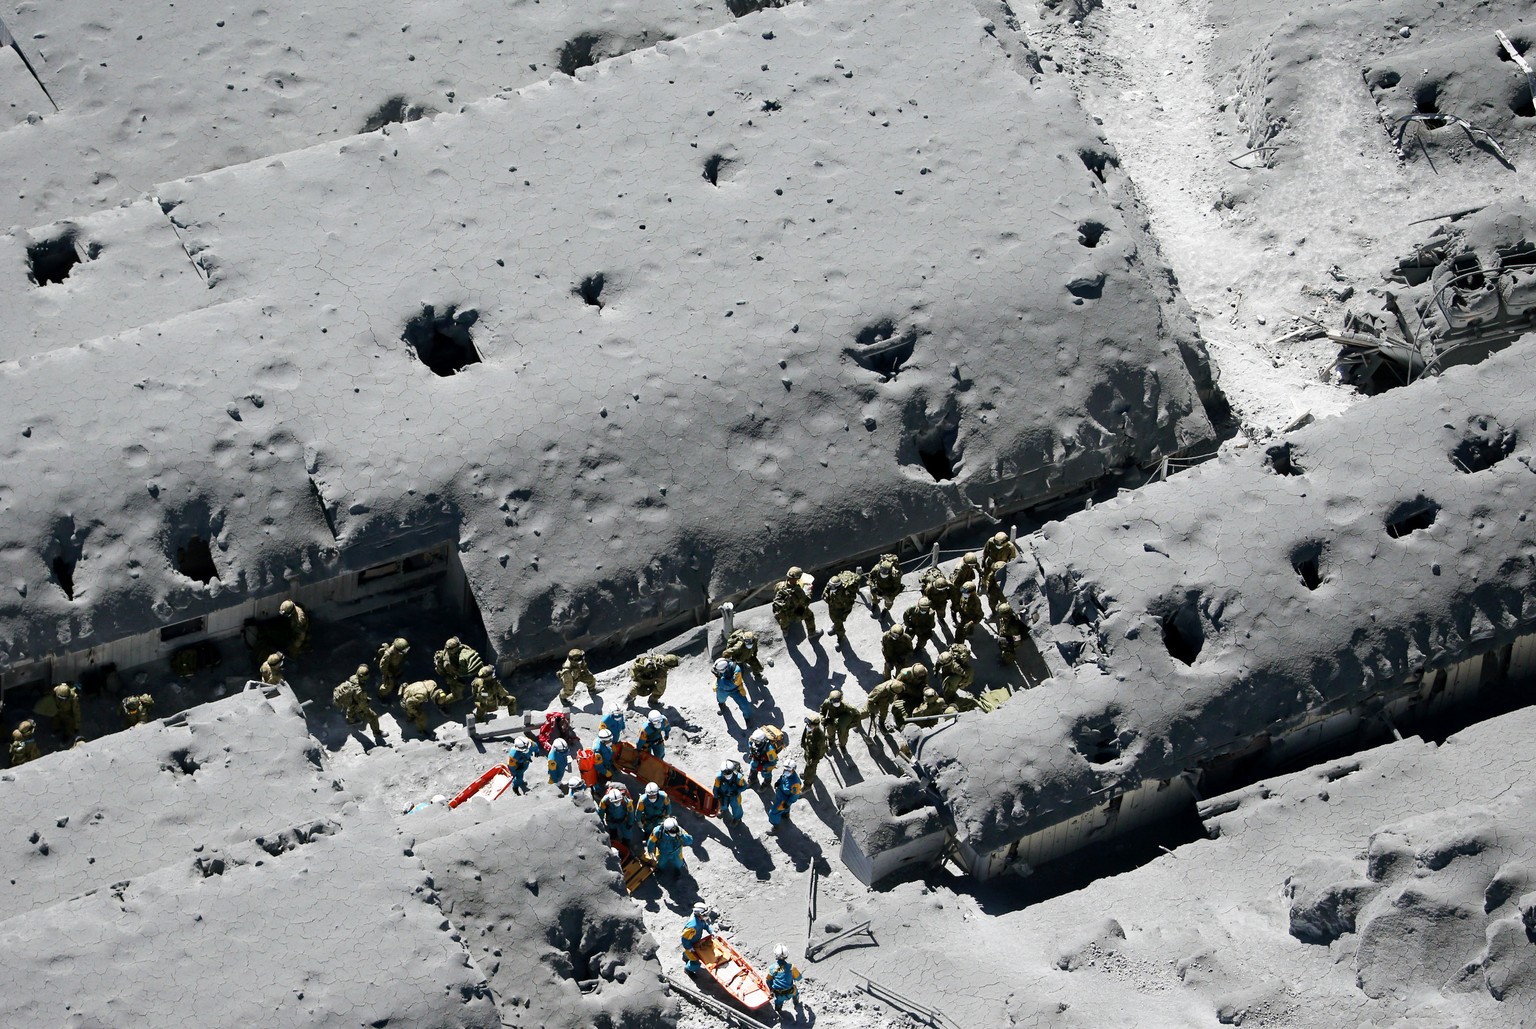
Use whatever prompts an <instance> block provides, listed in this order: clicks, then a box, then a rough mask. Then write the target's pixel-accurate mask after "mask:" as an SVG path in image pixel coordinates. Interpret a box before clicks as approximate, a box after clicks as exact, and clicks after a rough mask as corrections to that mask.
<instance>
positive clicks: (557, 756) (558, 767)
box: [549, 750, 571, 782]
mask: <svg viewBox="0 0 1536 1029" xmlns="http://www.w3.org/2000/svg"><path fill="white" fill-rule="evenodd" d="M570 762H571V752H570V751H569V750H551V751H550V752H549V781H550V782H560V781H561V780H562V779H564V778H565V766H566V765H568V764H570Z"/></svg>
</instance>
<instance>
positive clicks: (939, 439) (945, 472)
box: [917, 427, 960, 482]
mask: <svg viewBox="0 0 1536 1029" xmlns="http://www.w3.org/2000/svg"><path fill="white" fill-rule="evenodd" d="M959 435H960V432H959V428H958V427H956V428H941V429H940V430H939V431H937V432H929V433H925V434H924V435H922V436H920V437H918V440H917V459H918V460H919V461H921V462H922V463H923V467H924V468H926V469H928V474H929V475H931V476H933V481H934V482H948V481H949V480H951V479H953V478H954V477H955V458H954V454H953V451H954V446H955V440H956V439H957V438H959Z"/></svg>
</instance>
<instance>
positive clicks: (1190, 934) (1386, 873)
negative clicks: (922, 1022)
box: [992, 708, 1536, 1029]
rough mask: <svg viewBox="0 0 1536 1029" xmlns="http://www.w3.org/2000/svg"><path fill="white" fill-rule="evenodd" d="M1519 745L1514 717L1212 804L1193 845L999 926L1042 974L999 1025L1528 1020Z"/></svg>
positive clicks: (1527, 795)
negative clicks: (1035, 955) (1130, 1020)
mask: <svg viewBox="0 0 1536 1029" xmlns="http://www.w3.org/2000/svg"><path fill="white" fill-rule="evenodd" d="M1533 732H1536V712H1533V711H1532V710H1531V709H1529V708H1527V709H1523V710H1520V711H1516V712H1513V713H1510V714H1506V715H1502V716H1499V717H1496V718H1492V719H1489V720H1487V721H1484V722H1480V723H1478V724H1476V725H1474V726H1471V727H1469V728H1467V729H1464V730H1462V731H1461V732H1458V733H1456V734H1454V735H1452V736H1450V737H1449V738H1448V739H1446V740H1445V742H1444V743H1442V744H1440V745H1438V746H1437V745H1436V744H1434V743H1429V742H1426V741H1424V740H1422V739H1417V738H1412V737H1410V738H1407V739H1404V740H1401V741H1397V742H1393V743H1389V744H1387V745H1384V746H1381V747H1378V748H1375V749H1373V750H1369V751H1364V752H1361V753H1358V754H1355V755H1352V756H1350V757H1348V758H1343V759H1337V760H1332V761H1327V762H1324V763H1322V764H1319V765H1318V766H1316V767H1313V768H1308V769H1306V770H1304V771H1300V772H1295V773H1291V774H1287V775H1283V776H1275V777H1272V778H1268V779H1265V780H1263V781H1261V782H1259V783H1255V784H1254V785H1252V786H1250V787H1247V788H1245V789H1242V790H1240V791H1237V792H1235V793H1230V794H1226V795H1223V796H1219V797H1212V798H1210V800H1209V801H1207V802H1205V803H1203V804H1202V805H1201V809H1200V813H1201V816H1202V818H1203V819H1204V822H1205V826H1206V829H1207V832H1208V834H1209V835H1210V837H1211V838H1210V839H1202V840H1197V841H1195V842H1192V843H1188V844H1185V845H1184V846H1181V847H1179V848H1178V849H1177V850H1175V851H1174V852H1173V854H1171V855H1164V856H1162V857H1159V858H1158V859H1156V860H1154V861H1151V862H1150V863H1148V864H1146V865H1143V866H1142V867H1139V868H1136V869H1134V870H1132V871H1130V872H1127V873H1126V874H1123V875H1117V876H1112V877H1107V878H1103V879H1100V880H1098V881H1096V882H1094V883H1093V884H1092V885H1090V886H1088V887H1087V888H1085V889H1083V890H1080V891H1076V892H1072V893H1067V894H1064V895H1062V896H1059V897H1055V898H1052V899H1050V900H1047V901H1043V902H1040V903H1036V904H1031V905H1029V906H1027V907H1025V908H1023V909H1022V910H1020V911H1017V912H1014V913H1007V914H1002V915H1000V916H999V917H998V918H997V919H996V920H995V922H994V923H993V925H992V930H993V931H994V932H995V933H996V934H998V936H999V937H1002V936H1004V935H1005V934H1006V935H1007V936H1011V937H1012V938H1015V939H1018V940H1021V941H1039V944H1038V948H1039V950H1040V951H1043V954H1041V956H1040V958H1039V959H1038V960H1040V961H1041V963H1042V964H1045V963H1047V962H1048V963H1049V965H1050V971H1048V972H1042V973H1038V974H1034V975H1029V974H1027V973H1026V975H1025V976H1024V977H1022V978H1024V980H1025V982H1027V986H1026V987H1021V988H1020V989H1018V990H1017V991H1016V992H1015V994H1014V996H1013V997H1012V998H1011V999H1010V1003H1009V1012H1008V1013H1009V1016H1010V1017H1012V1018H1013V1020H1014V1021H1013V1022H1012V1023H1011V1024H1016V1025H1047V1024H1055V1025H1067V1026H1084V1027H1087V1026H1093V1025H1103V1024H1106V1023H1111V1022H1116V1021H1118V1020H1120V1019H1123V1018H1124V1013H1125V1012H1126V1011H1128V1010H1135V1012H1136V1022H1137V1024H1139V1025H1155V1026H1164V1025H1167V1026H1173V1025H1197V1024H1223V1025H1277V1024H1278V1025H1356V1024H1369V1025H1464V1026H1471V1025H1476V1026H1487V1027H1490V1029H1492V1027H1499V1029H1505V1027H1508V1029H1520V1027H1524V1026H1527V1025H1529V1024H1530V1013H1531V1011H1532V1009H1533V1005H1536V979H1533V977H1532V971H1533V968H1536V942H1533V941H1536V934H1532V933H1531V932H1530V930H1529V929H1528V928H1527V924H1528V923H1526V921H1525V919H1526V918H1527V917H1528V916H1527V914H1526V912H1528V911H1530V910H1531V905H1532V902H1533V901H1536V896H1533V894H1532V892H1531V891H1532V876H1533V874H1536V840H1533V836H1532V829H1531V826H1532V822H1531V817H1530V811H1531V803H1532V789H1533V786H1536V778H1533V773H1536V759H1533V757H1532V755H1531V753H1530V739H1531V736H1532V733H1533ZM1029 945H1030V944H1029V943H1025V944H1024V946H1026V947H1028V946H1029ZM1010 957H1012V958H1013V961H1014V967H1017V962H1018V960H1019V959H1018V958H1017V957H1014V956H1013V955H1010ZM1023 961H1024V962H1025V965H1026V967H1028V965H1029V963H1030V957H1029V956H1026V957H1024V958H1023ZM999 1024H1003V1023H999Z"/></svg>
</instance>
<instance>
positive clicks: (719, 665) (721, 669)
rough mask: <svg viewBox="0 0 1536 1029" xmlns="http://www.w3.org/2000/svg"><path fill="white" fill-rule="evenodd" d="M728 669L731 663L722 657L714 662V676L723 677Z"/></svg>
mask: <svg viewBox="0 0 1536 1029" xmlns="http://www.w3.org/2000/svg"><path fill="white" fill-rule="evenodd" d="M730 667H731V663H730V662H729V661H727V660H726V659H725V658H723V657H722V658H721V659H720V660H718V661H716V662H715V674H716V675H724V674H725V673H726V671H727V670H729V669H730Z"/></svg>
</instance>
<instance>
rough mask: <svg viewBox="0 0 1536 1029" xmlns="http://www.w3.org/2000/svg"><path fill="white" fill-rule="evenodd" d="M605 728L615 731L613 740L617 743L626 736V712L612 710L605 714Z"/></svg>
mask: <svg viewBox="0 0 1536 1029" xmlns="http://www.w3.org/2000/svg"><path fill="white" fill-rule="evenodd" d="M603 728H604V729H607V730H608V731H609V732H611V733H613V742H615V743H617V742H619V740H621V739H623V737H624V712H623V711H622V710H620V711H610V712H608V713H607V714H606V715H604V716H603Z"/></svg>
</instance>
